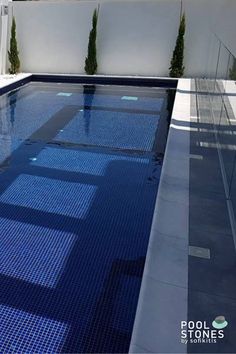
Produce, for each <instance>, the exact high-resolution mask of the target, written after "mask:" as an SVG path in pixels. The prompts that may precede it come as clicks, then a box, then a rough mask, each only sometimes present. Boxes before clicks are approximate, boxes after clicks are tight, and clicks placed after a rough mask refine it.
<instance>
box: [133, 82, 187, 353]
mask: <svg viewBox="0 0 236 354" xmlns="http://www.w3.org/2000/svg"><path fill="white" fill-rule="evenodd" d="M190 91H191V80H190V79H180V80H179V81H178V86H177V91H176V98H175V103H174V107H173V113H172V118H171V125H170V130H169V135H168V140H167V146H166V152H165V157H164V162H163V167H162V173H161V179H160V184H159V189H158V195H157V199H156V205H155V211H154V216H153V221H152V228H151V234H150V240H149V245H148V251H147V257H146V263H145V268H144V273H143V278H142V285H141V290H140V295H139V301H138V306H137V311H136V317H135V322H134V327H133V333H132V338H131V344H130V349H129V352H130V353H171V354H174V353H187V345H186V344H182V343H181V336H180V332H181V331H180V325H181V321H186V320H187V307H188V244H189V240H188V239H189V158H190ZM176 126H177V129H176Z"/></svg>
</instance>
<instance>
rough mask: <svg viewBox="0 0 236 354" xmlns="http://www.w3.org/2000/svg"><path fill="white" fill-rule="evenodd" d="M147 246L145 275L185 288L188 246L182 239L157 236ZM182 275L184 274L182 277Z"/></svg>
mask: <svg viewBox="0 0 236 354" xmlns="http://www.w3.org/2000/svg"><path fill="white" fill-rule="evenodd" d="M158 236H159V237H158V238H153V239H152V240H151V242H150V244H149V246H150V254H149V258H148V259H147V263H146V266H147V272H146V274H147V275H148V276H150V277H151V278H153V279H155V280H159V281H162V282H164V283H169V284H172V285H176V286H181V287H187V286H188V284H187V274H188V272H187V268H188V246H187V244H186V241H185V240H184V239H183V238H178V237H170V236H168V235H164V234H159V235H158ZM183 274H186V275H185V276H183Z"/></svg>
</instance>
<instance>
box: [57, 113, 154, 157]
mask: <svg viewBox="0 0 236 354" xmlns="http://www.w3.org/2000/svg"><path fill="white" fill-rule="evenodd" d="M158 121H159V116H158V115H145V114H131V113H120V112H119V113H116V112H108V111H90V110H85V111H84V112H79V113H78V114H77V115H76V116H75V118H74V119H73V120H72V121H71V122H70V123H69V124H68V125H67V126H66V127H65V128H64V130H63V132H60V133H59V134H58V135H57V136H56V138H55V140H59V141H66V142H72V143H77V144H87V145H95V146H106V147H112V148H120V149H130V150H142V151H150V150H152V146H153V143H154V139H155V133H156V130H157V126H158Z"/></svg>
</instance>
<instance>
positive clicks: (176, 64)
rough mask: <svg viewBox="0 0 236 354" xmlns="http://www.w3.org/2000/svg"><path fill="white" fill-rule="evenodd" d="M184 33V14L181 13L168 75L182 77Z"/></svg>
mask: <svg viewBox="0 0 236 354" xmlns="http://www.w3.org/2000/svg"><path fill="white" fill-rule="evenodd" d="M184 34H185V14H183V15H182V17H181V21H180V25H179V33H178V37H177V40H176V45H175V49H174V51H173V56H172V59H171V65H170V68H169V70H170V76H171V77H182V76H183V74H184V66H183V61H184Z"/></svg>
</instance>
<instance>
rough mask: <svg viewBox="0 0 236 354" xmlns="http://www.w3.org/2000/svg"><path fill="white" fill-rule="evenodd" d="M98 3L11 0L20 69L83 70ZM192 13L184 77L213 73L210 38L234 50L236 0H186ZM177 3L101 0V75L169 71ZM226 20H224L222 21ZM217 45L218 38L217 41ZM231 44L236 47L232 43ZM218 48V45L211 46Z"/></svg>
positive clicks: (177, 0) (188, 14)
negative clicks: (216, 36)
mask: <svg viewBox="0 0 236 354" xmlns="http://www.w3.org/2000/svg"><path fill="white" fill-rule="evenodd" d="M97 3H98V2H97V1H92V0H90V1H89V0H88V1H79V0H76V1H71V0H67V1H65V2H61V1H55V2H52V1H19V2H17V1H16V2H13V3H12V7H13V12H14V15H15V17H16V22H17V37H18V43H19V49H20V58H21V64H22V66H21V70H22V71H25V72H48V73H74V74H83V73H84V60H85V56H86V54H87V43H88V36H89V31H90V28H91V18H92V13H93V10H94V8H95V7H96V5H97ZM183 3H184V9H185V12H186V18H187V28H186V48H185V67H186V70H185V76H188V77H193V76H205V75H206V72H208V71H209V70H210V71H211V72H212V75H213V74H214V69H213V67H214V65H213V64H214V62H215V60H216V58H213V59H209V58H210V56H212V53H213V49H212V48H213V44H212V35H211V34H210V31H215V30H216V32H217V33H218V35H219V36H220V37H222V39H223V40H226V39H227V44H228V45H229V46H230V47H231V49H232V50H235V54H236V45H235V33H236V25H235V20H234V17H235V16H234V14H235V13H236V1H232V0H184V1H183ZM179 14H180V0H107V1H106V0H102V1H100V12H99V21H98V39H97V47H98V73H99V74H116V75H129V74H130V75H155V76H168V68H169V64H170V59H171V55H172V51H173V48H174V45H175V41H176V36H177V31H178V24H179ZM221 19H222V20H221ZM214 45H215V43H214ZM232 47H234V48H232ZM214 50H215V51H214V53H217V48H215V49H214Z"/></svg>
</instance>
